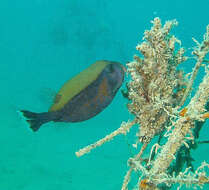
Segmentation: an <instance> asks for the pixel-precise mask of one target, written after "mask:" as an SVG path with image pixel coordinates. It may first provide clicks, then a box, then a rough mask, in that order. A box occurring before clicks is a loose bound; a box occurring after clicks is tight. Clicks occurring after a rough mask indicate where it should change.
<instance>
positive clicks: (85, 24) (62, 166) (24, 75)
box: [0, 0, 209, 190]
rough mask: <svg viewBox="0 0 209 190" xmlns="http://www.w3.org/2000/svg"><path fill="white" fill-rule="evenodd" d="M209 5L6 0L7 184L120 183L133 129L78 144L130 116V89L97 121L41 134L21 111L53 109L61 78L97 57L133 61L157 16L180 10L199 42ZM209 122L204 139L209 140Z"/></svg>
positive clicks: (3, 180) (107, 186) (46, 189)
mask: <svg viewBox="0 0 209 190" xmlns="http://www.w3.org/2000/svg"><path fill="white" fill-rule="evenodd" d="M208 9H209V0H199V1H194V0H184V1H182V0H175V1H168V0H164V1H163V0H161V1H154V0H153V1H149V0H147V1H139V0H132V1H119V0H112V1H107V0H91V1H90V0H86V1H81V0H71V1H69V0H62V1H61V0H52V1H49V0H34V1H26V0H22V1H16V0H13V1H12V0H6V1H0V20H1V22H0V86H1V98H0V105H1V117H0V123H1V128H0V190H98V189H99V190H118V189H120V188H121V184H122V181H123V177H124V175H125V173H126V170H127V164H126V162H127V159H128V158H129V157H130V156H132V155H131V153H130V147H129V146H128V143H133V142H134V141H135V136H134V134H135V132H136V131H134V129H133V130H132V131H131V132H130V134H129V135H128V136H127V138H124V137H123V136H119V137H116V138H115V139H114V140H113V141H111V142H108V143H106V144H105V145H103V146H102V147H100V148H97V149H95V150H93V151H92V153H91V154H88V155H85V156H83V157H81V158H77V157H76V156H75V151H77V150H78V149H79V148H82V147H83V146H85V145H88V144H90V143H93V142H95V141H96V140H98V139H100V138H102V137H104V136H105V135H106V134H108V133H110V132H111V131H113V130H115V129H117V128H118V127H119V126H120V123H121V121H127V120H128V119H129V118H131V115H130V114H129V113H128V111H127V109H126V102H127V101H126V100H124V98H123V97H122V95H121V93H118V94H117V95H116V97H115V99H114V101H113V103H112V104H111V105H110V106H109V107H108V108H107V109H105V110H104V111H103V112H102V113H101V114H99V115H98V116H96V117H94V118H92V119H90V120H88V121H85V122H82V123H76V124H71V123H64V124H63V123H49V124H47V125H45V126H44V127H42V128H41V129H40V131H38V132H37V133H33V132H32V131H31V130H30V129H29V128H28V125H27V123H26V122H25V121H24V120H23V119H22V118H21V117H20V116H19V114H18V113H17V110H19V109H28V110H32V111H36V112H41V111H46V110H47V109H48V107H49V106H50V103H51V100H52V98H53V94H54V93H55V92H56V91H57V90H58V89H59V87H60V86H61V85H62V84H63V83H64V82H65V81H66V80H68V79H69V78H70V77H72V76H73V75H75V74H77V73H78V72H80V71H81V70H83V69H84V68H86V67H87V66H89V65H90V64H91V63H93V62H94V61H96V60H98V59H107V60H116V61H119V62H121V63H123V64H125V63H126V62H127V61H129V60H132V56H133V55H134V53H136V51H135V46H136V44H137V42H139V41H140V40H141V38H142V36H143V32H144V30H145V29H149V28H150V26H151V25H150V20H151V19H153V18H154V17H156V16H159V17H160V18H161V19H162V21H163V22H164V21H165V20H168V19H174V18H176V19H177V20H178V21H179V26H178V27H177V28H176V29H174V32H175V34H176V36H177V37H178V38H180V39H181V40H182V45H183V46H184V47H186V48H189V47H191V46H193V45H194V43H193V41H192V40H191V38H192V37H195V38H196V39H197V40H201V39H202V35H203V33H204V32H205V27H206V25H207V24H209V11H208ZM188 52H189V50H188ZM192 66H193V63H192V64H185V65H183V66H182V67H184V69H185V71H191V69H192ZM201 75H202V73H200V74H199V79H200V76H201ZM116 113H117V114H116ZM207 125H208V122H207ZM208 131H209V129H208V128H206V127H205V128H204V129H203V130H202V131H201V136H200V139H202V140H208ZM127 142H128V143H127ZM207 150H208V146H207V145H201V146H200V147H199V148H198V150H196V152H194V158H195V160H196V162H195V166H198V165H199V164H200V163H201V162H202V161H204V160H206V161H208V162H209V156H208V155H206V154H205V152H207ZM133 185H134V183H131V184H130V187H133ZM207 188H209V187H205V188H204V189H207Z"/></svg>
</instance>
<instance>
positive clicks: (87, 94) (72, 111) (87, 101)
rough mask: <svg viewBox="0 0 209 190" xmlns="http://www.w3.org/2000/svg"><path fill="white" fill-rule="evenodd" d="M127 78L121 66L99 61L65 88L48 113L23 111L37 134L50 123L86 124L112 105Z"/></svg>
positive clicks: (74, 78)
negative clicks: (86, 121)
mask: <svg viewBox="0 0 209 190" xmlns="http://www.w3.org/2000/svg"><path fill="white" fill-rule="evenodd" d="M123 79H124V67H123V66H122V65H121V64H120V63H118V62H111V61H97V62H95V63H94V64H92V65H91V66H90V67H88V68H87V69H86V70H84V71H82V72H81V73H79V74H78V75H76V76H75V77H73V78H72V79H70V80H69V81H67V82H66V83H65V84H64V85H63V86H62V87H61V89H60V90H59V92H58V93H57V95H56V97H55V100H54V103H53V104H52V105H51V107H50V108H49V110H48V112H43V113H33V112H30V111H26V110H22V111H21V112H22V113H23V115H24V116H25V117H26V118H28V120H27V121H28V122H29V124H30V127H31V128H32V129H33V131H37V130H38V129H39V128H40V126H41V125H42V124H44V123H47V122H50V121H54V122H81V121H85V120H88V119H90V118H92V117H94V116H96V115H97V114H98V113H100V112H101V111H102V110H104V109H105V108H106V107H107V106H108V105H109V104H110V103H111V102H112V100H113V98H114V97H115V95H116V93H117V91H118V89H119V88H120V86H121V85H122V82H123Z"/></svg>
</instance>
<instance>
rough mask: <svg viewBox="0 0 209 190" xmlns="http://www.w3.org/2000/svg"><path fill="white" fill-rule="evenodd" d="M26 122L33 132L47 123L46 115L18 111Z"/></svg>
mask: <svg viewBox="0 0 209 190" xmlns="http://www.w3.org/2000/svg"><path fill="white" fill-rule="evenodd" d="M20 112H22V114H23V116H24V117H25V118H26V119H27V120H26V121H27V122H28V123H29V124H30V128H31V129H32V130H33V131H34V132H35V131H38V129H39V128H40V127H41V125H42V124H44V123H46V122H48V120H46V113H34V112H30V111H26V110H20Z"/></svg>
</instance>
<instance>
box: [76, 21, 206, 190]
mask: <svg viewBox="0 0 209 190" xmlns="http://www.w3.org/2000/svg"><path fill="white" fill-rule="evenodd" d="M152 24H153V26H152V27H151V29H150V30H146V31H145V32H144V38H143V42H142V43H140V44H139V45H137V47H136V49H137V50H138V51H139V52H140V53H141V54H142V55H143V56H142V57H139V56H138V55H135V56H134V60H133V61H132V62H129V63H128V64H127V67H128V69H127V71H128V73H129V74H130V76H131V80H130V81H129V82H128V83H127V91H124V93H123V94H124V96H125V97H126V98H128V99H129V100H130V102H129V103H128V110H129V112H130V113H132V114H133V115H134V116H135V118H134V120H133V121H129V122H127V123H125V122H123V123H122V125H121V127H120V128H119V129H117V130H116V131H114V132H112V133H111V134H110V135H107V136H106V137H105V138H103V139H101V140H99V141H98V142H96V143H93V144H92V145H89V146H87V147H85V148H83V149H81V150H79V151H78V152H76V155H77V156H81V155H83V154H85V153H87V152H89V151H90V150H92V149H93V148H96V147H97V146H101V145H102V144H103V143H105V142H107V141H109V140H111V139H112V138H114V137H115V136H116V135H118V134H126V133H127V132H128V131H129V130H130V128H131V127H132V125H136V126H138V128H139V129H138V132H137V134H136V136H137V140H136V144H135V145H134V147H136V148H137V145H138V144H142V146H141V149H140V150H139V151H138V152H139V153H138V154H136V155H135V156H134V157H133V158H130V159H129V160H128V165H129V167H130V169H129V170H128V171H127V173H126V175H125V177H124V180H123V185H122V188H121V189H122V190H127V189H128V184H129V181H130V178H131V175H132V173H133V172H134V171H135V172H137V174H139V173H140V175H141V176H140V177H139V180H138V184H136V186H135V188H134V190H138V189H146V190H153V189H170V187H171V186H172V185H173V184H179V185H180V187H181V186H182V185H186V187H191V186H200V187H202V186H203V185H204V184H207V183H208V182H209V180H208V174H206V171H205V169H206V168H209V165H208V164H207V163H205V162H203V163H202V165H200V167H199V168H197V169H196V170H195V168H193V166H192V164H191V162H192V161H193V160H194V159H193V158H192V157H191V155H190V152H189V151H188V152H187V151H185V149H190V148H191V147H192V146H193V144H194V146H193V148H194V149H195V148H196V147H197V146H195V145H197V142H198V141H197V139H198V137H199V131H200V130H201V127H202V125H203V123H204V122H205V120H206V119H208V118H209V114H208V113H209V111H208V109H207V105H208V102H209V85H208V84H209V65H208V64H207V61H205V60H206V58H205V56H206V55H207V54H208V52H209V25H208V26H207V29H206V33H205V35H204V37H203V41H202V42H201V43H199V42H197V41H196V40H195V39H193V40H194V42H195V43H196V47H195V48H194V51H193V52H192V55H193V57H192V58H193V59H195V61H196V64H195V67H194V69H193V71H192V72H191V73H190V78H189V79H187V78H186V76H185V74H184V72H183V70H179V69H177V67H178V65H179V64H181V63H182V62H184V61H186V60H187V57H186V56H185V55H184V52H185V50H184V48H182V47H181V41H180V40H178V39H177V38H176V37H175V36H174V35H172V34H171V33H170V31H171V29H172V27H173V26H176V25H177V21H176V20H172V21H167V22H166V23H165V24H164V25H162V23H161V20H160V19H159V18H155V19H154V20H153V21H152ZM177 44H180V48H178V47H179V45H177ZM200 67H203V68H204V70H205V75H204V77H203V78H202V82H201V83H200V84H199V87H198V90H197V91H196V92H195V95H194V96H193V97H192V98H191V100H190V92H191V90H192V86H193V82H194V80H195V78H196V76H197V73H198V70H199V68H200ZM187 99H188V102H189V103H187V105H186V106H184V104H185V102H186V100H187ZM189 100H190V101H189ZM183 106H184V107H183ZM200 123H201V124H200ZM157 135H160V139H161V138H163V140H164V143H163V144H162V145H161V146H158V145H156V144H155V145H154V146H155V147H160V151H156V149H155V147H154V148H152V149H151V153H150V154H151V155H150V159H149V162H148V163H145V164H144V163H143V162H142V161H141V160H143V159H142V156H143V152H144V150H145V149H147V147H148V146H147V145H148V144H149V143H150V142H151V140H152V139H153V137H155V136H157ZM205 142H207V141H205ZM159 143H160V142H159ZM195 143H196V144H195ZM182 145H184V147H185V149H180V148H181V147H182ZM154 149H155V153H154V154H153V153H152V150H154ZM180 151H181V152H180ZM177 156H178V159H177V158H176V157H177ZM183 156H186V162H184V163H183V165H181V163H179V162H178V160H181V159H179V158H180V157H181V158H182V157H183ZM174 160H175V161H177V162H176V164H178V170H176V172H177V173H175V172H174V170H173V171H172V168H170V169H169V167H170V166H171V164H172V162H173V161H174ZM185 164H186V165H187V166H186V168H185ZM176 166H177V165H176ZM183 169H185V170H184V171H183ZM169 172H170V173H169ZM180 187H179V188H180Z"/></svg>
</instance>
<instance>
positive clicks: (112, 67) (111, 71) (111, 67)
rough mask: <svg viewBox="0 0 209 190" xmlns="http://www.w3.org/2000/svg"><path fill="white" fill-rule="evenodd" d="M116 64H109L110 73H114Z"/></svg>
mask: <svg viewBox="0 0 209 190" xmlns="http://www.w3.org/2000/svg"><path fill="white" fill-rule="evenodd" d="M114 70H115V69H114V65H113V64H110V65H109V67H108V71H109V72H110V73H113V72H114Z"/></svg>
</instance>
